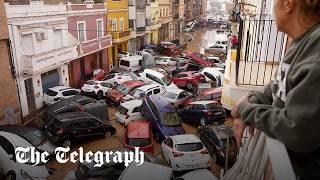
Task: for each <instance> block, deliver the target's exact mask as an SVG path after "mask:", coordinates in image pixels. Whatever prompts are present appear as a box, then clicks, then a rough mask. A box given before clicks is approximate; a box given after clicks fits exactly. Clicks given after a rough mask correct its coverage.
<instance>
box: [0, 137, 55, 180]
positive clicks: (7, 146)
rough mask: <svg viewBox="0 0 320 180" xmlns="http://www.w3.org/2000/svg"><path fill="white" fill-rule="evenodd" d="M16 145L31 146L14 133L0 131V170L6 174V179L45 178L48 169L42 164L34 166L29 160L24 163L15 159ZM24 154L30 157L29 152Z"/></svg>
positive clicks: (37, 179)
mask: <svg viewBox="0 0 320 180" xmlns="http://www.w3.org/2000/svg"><path fill="white" fill-rule="evenodd" d="M17 147H33V146H32V144H30V143H29V142H28V141H26V140H25V139H23V138H22V137H20V136H18V135H16V134H13V133H9V132H4V131H0V172H2V173H4V174H5V175H6V179H18V180H20V179H21V180H23V179H28V180H29V179H35V180H40V179H43V180H45V179H47V177H48V176H49V171H48V169H47V168H46V167H45V166H44V165H43V164H39V165H37V166H34V165H33V163H31V161H30V160H29V161H28V162H27V163H25V164H23V163H19V162H18V161H16V153H15V149H16V148H17ZM26 156H28V157H29V159H31V158H30V153H26Z"/></svg>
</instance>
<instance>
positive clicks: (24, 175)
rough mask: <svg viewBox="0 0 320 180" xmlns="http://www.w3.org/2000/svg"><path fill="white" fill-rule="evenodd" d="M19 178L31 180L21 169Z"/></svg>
mask: <svg viewBox="0 0 320 180" xmlns="http://www.w3.org/2000/svg"><path fill="white" fill-rule="evenodd" d="M20 173H21V176H22V177H23V178H24V179H26V180H32V177H31V176H30V175H29V174H28V173H27V172H26V171H24V170H23V169H21V170H20Z"/></svg>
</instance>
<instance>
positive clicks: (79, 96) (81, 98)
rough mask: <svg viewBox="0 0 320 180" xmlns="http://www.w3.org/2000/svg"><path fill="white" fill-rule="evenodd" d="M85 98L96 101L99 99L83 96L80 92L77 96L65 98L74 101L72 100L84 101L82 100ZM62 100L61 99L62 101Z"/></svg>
mask: <svg viewBox="0 0 320 180" xmlns="http://www.w3.org/2000/svg"><path fill="white" fill-rule="evenodd" d="M85 99H90V100H92V101H93V102H96V101H97V100H96V99H94V98H91V97H88V96H82V95H79V94H77V95H75V96H73V97H71V98H68V99H65V101H66V102H68V101H69V102H70V101H72V102H80V101H82V100H85ZM60 102H61V101H60Z"/></svg>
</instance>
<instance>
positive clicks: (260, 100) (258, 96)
mask: <svg viewBox="0 0 320 180" xmlns="http://www.w3.org/2000/svg"><path fill="white" fill-rule="evenodd" d="M271 83H272V82H270V83H269V84H267V85H266V86H265V88H264V91H263V92H260V91H250V92H249V93H248V102H249V103H254V104H268V105H271V103H272V91H271Z"/></svg>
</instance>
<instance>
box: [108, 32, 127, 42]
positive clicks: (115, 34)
mask: <svg viewBox="0 0 320 180" xmlns="http://www.w3.org/2000/svg"><path fill="white" fill-rule="evenodd" d="M124 37H130V31H129V30H127V31H123V32H112V39H113V41H115V42H118V41H120V40H121V38H124Z"/></svg>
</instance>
